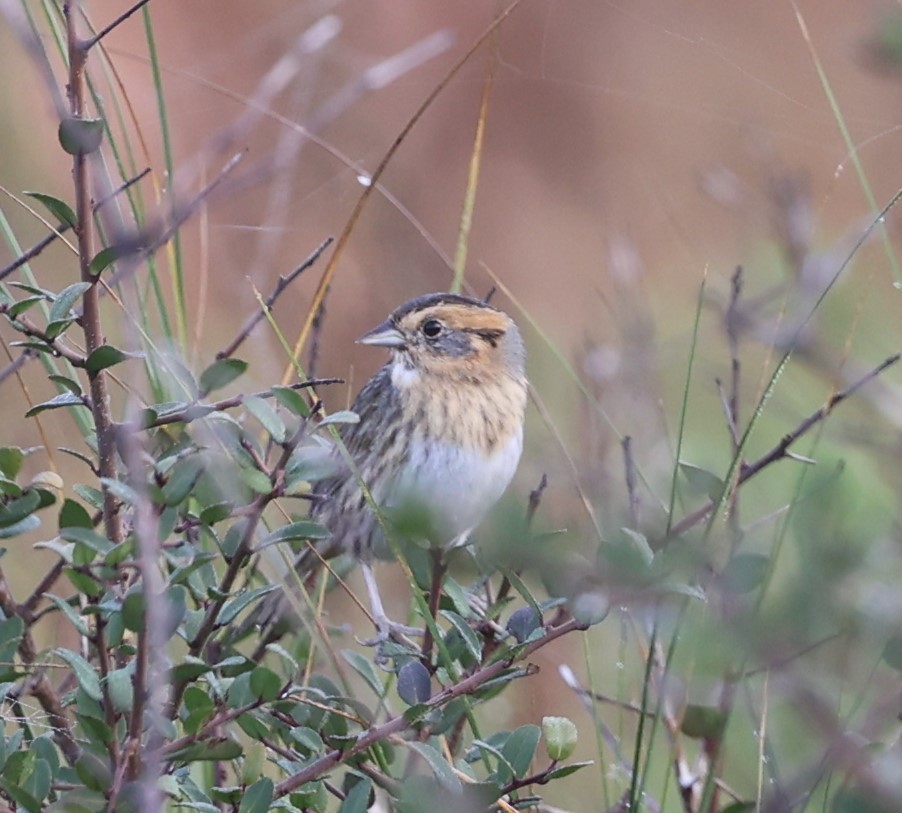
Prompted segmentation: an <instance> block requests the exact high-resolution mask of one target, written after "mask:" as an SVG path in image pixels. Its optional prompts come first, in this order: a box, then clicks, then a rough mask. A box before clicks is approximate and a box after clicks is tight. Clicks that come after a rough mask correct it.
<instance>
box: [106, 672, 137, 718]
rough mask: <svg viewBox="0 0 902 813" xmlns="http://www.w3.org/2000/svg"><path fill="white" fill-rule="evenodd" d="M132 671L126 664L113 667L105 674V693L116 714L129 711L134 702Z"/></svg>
mask: <svg viewBox="0 0 902 813" xmlns="http://www.w3.org/2000/svg"><path fill="white" fill-rule="evenodd" d="M133 671H134V670H133V669H132V668H131V667H128V666H126V667H124V668H122V669H113V670H112V671H111V672H110V673H109V674H108V675H107V679H106V682H107V693H108V694H109V697H110V702H111V703H112V704H113V710H114V711H115V712H117V713H118V714H125V713H126V712H128V711H131V708H132V706H133V705H134V703H135V687H134V685H133V684H132V672H133Z"/></svg>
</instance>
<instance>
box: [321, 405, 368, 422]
mask: <svg viewBox="0 0 902 813" xmlns="http://www.w3.org/2000/svg"><path fill="white" fill-rule="evenodd" d="M354 423H360V416H359V415H358V414H357V413H356V412H352V411H351V410H350V409H341V410H339V411H338V412H333V413H332V414H331V415H327V416H326V417H325V418H323V419H322V420H321V421H320V422H319V424H318V426H334V425H337V424H354Z"/></svg>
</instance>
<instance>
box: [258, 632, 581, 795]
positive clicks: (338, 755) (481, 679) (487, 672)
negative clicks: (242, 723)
mask: <svg viewBox="0 0 902 813" xmlns="http://www.w3.org/2000/svg"><path fill="white" fill-rule="evenodd" d="M585 629H587V625H586V624H584V623H582V622H580V621H577V620H576V619H574V618H570V619H568V620H567V621H564V622H562V623H561V624H559V625H558V626H556V627H549V628H548V629H547V631H546V633H545V635H544V636H543V637H542V638H540V639H539V640H537V641H533V642H532V643H531V644H529V645H527V646H526V647H524V648H523V649H522V650H521V651H519V652H518V653H516V654H515V655H513V656H511V657H508V658H505V659H503V660H499V661H496V662H495V663H492V664H490V665H489V666H486V667H483V668H482V669H479V670H478V671H476V672H474V673H473V674H472V675H470V676H469V677H468V678H465V679H464V680H462V681H460V683H455V684H454V685H453V686H449V687H448V688H446V689H443V690H442V691H440V692H439V693H438V694H436V695H434V696H433V697H432V698H431V699H430V700H428V701H427V702H426V704H425V705H426V706H428V707H429V708H440V707H441V706H444V705H446V704H447V703H449V702H450V701H451V700H454V699H455V698H457V697H463V696H465V695H469V694H473V692H475V691H477V690H478V689H479V688H480V687H481V686H482V685H483V684H485V683H487V682H488V681H489V680H492V679H493V678H496V677H498V676H499V675H501V674H502V673H503V672H504V671H505V670H506V669H509V668H510V667H511V666H513V664H514V663H517V662H519V661H522V660H524V659H525V658H527V657H529V656H530V655H531V654H532V653H533V652H535V651H536V650H538V649H541V648H542V647H544V646H546V645H547V644H550V643H551V642H552V641H554V640H556V639H558V638H560V637H561V636H563V635H567V634H568V633H571V632H576V631H577V630H585ZM409 726H410V721H409V720H408V719H407V717H406V716H405V715H404V714H399V715H398V716H397V717H393V718H392V719H391V720H389V721H388V722H385V723H383V724H382V725H378V726H373V727H372V728H369V729H367V730H366V731H364V732H362V733H361V734H360V736H358V737H357V739H356V740H355V741H354V742H353V744H350V745H348V746H347V747H346V748H344V749H343V750H342V749H338V748H336V749H333V750H332V751H329V752H328V753H326V754H324V755H323V756H321V757H319V758H318V759H316V760H314V761H313V762H311V763H310V764H308V765H306V766H305V767H304V768H302V769H301V770H300V771H298V772H297V773H296V774H293V775H292V776H289V777H288V778H287V779H283V780H282V781H281V782H279V784H278V785H276V789H275V794H274V798H277V799H278V798H281V797H282V796H285V795H286V794H288V793H291V792H292V791H294V790H297V789H298V788H299V787H301V785H304V784H306V783H307V782H310V781H312V780H313V779H316V778H318V777H320V776H322V775H323V774H325V773H327V772H329V771H331V770H332V769H333V768H335V767H336V766H338V765H341V764H342V763H345V762H347V761H348V760H349V759H351V758H353V757H355V756H356V755H357V754H360V753H362V752H363V751H366V750H367V749H368V748H370V747H371V746H372V745H374V744H375V743H377V742H381V741H382V740H384V739H387V738H388V737H391V736H392V735H394V734H398V733H400V732H401V731H404V729H406V728H408V727H409Z"/></svg>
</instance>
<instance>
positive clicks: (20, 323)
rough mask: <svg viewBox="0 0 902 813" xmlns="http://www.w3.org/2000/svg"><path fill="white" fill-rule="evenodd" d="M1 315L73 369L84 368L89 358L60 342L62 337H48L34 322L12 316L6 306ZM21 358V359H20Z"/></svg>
mask: <svg viewBox="0 0 902 813" xmlns="http://www.w3.org/2000/svg"><path fill="white" fill-rule="evenodd" d="M0 315H4V316H6V317H7V318H8V319H9V321H10V323H11V324H12V326H13V327H14V328H15V329H16V330H18V331H19V332H20V333H24V334H25V335H26V336H28V337H29V338H31V339H38V340H39V341H41V342H43V343H44V344H46V345H47V348H48V349H49V350H50V351H51V352H52V353H53V354H54V355H55V356H59V357H60V358H64V359H66V361H68V362H69V363H70V364H71V365H72V366H73V367H84V366H85V362H86V361H87V358H86V357H85V356H83V355H82V354H81V353H79V352H78V351H77V350H72V349H71V348H69V347H67V346H66V345H64V344H62V343H61V342H60V338H62V337H61V336H59V337H57V338H51V337H50V336H48V335H47V333H46V332H45V331H43V330H41V328H39V327H38V326H37V325H36V324H34V322H32V321H31V320H30V319H28V318H26V317H24V316H10V315H9V308H8V307H7V306H6V305H0ZM20 358H21V357H20Z"/></svg>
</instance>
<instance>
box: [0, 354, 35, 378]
mask: <svg viewBox="0 0 902 813" xmlns="http://www.w3.org/2000/svg"><path fill="white" fill-rule="evenodd" d="M37 355H38V351H37V350H35V349H34V348H33V347H28V348H26V349H25V350H23V351H22V354H21V355H20V356H19V357H18V358H17V359H16V360H15V361H14V362H12V364H7V365H6V367H4V368H3V369H2V370H0V384H2V383H3V382H4V381H6V379H7V378H11V377H12V376H14V375H16V373H18V372H19V370H21V369H22V368H23V367H24V366H25V365H26V364H27V363H28V362H29V361H31V360H32V359H33V358H37Z"/></svg>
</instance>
